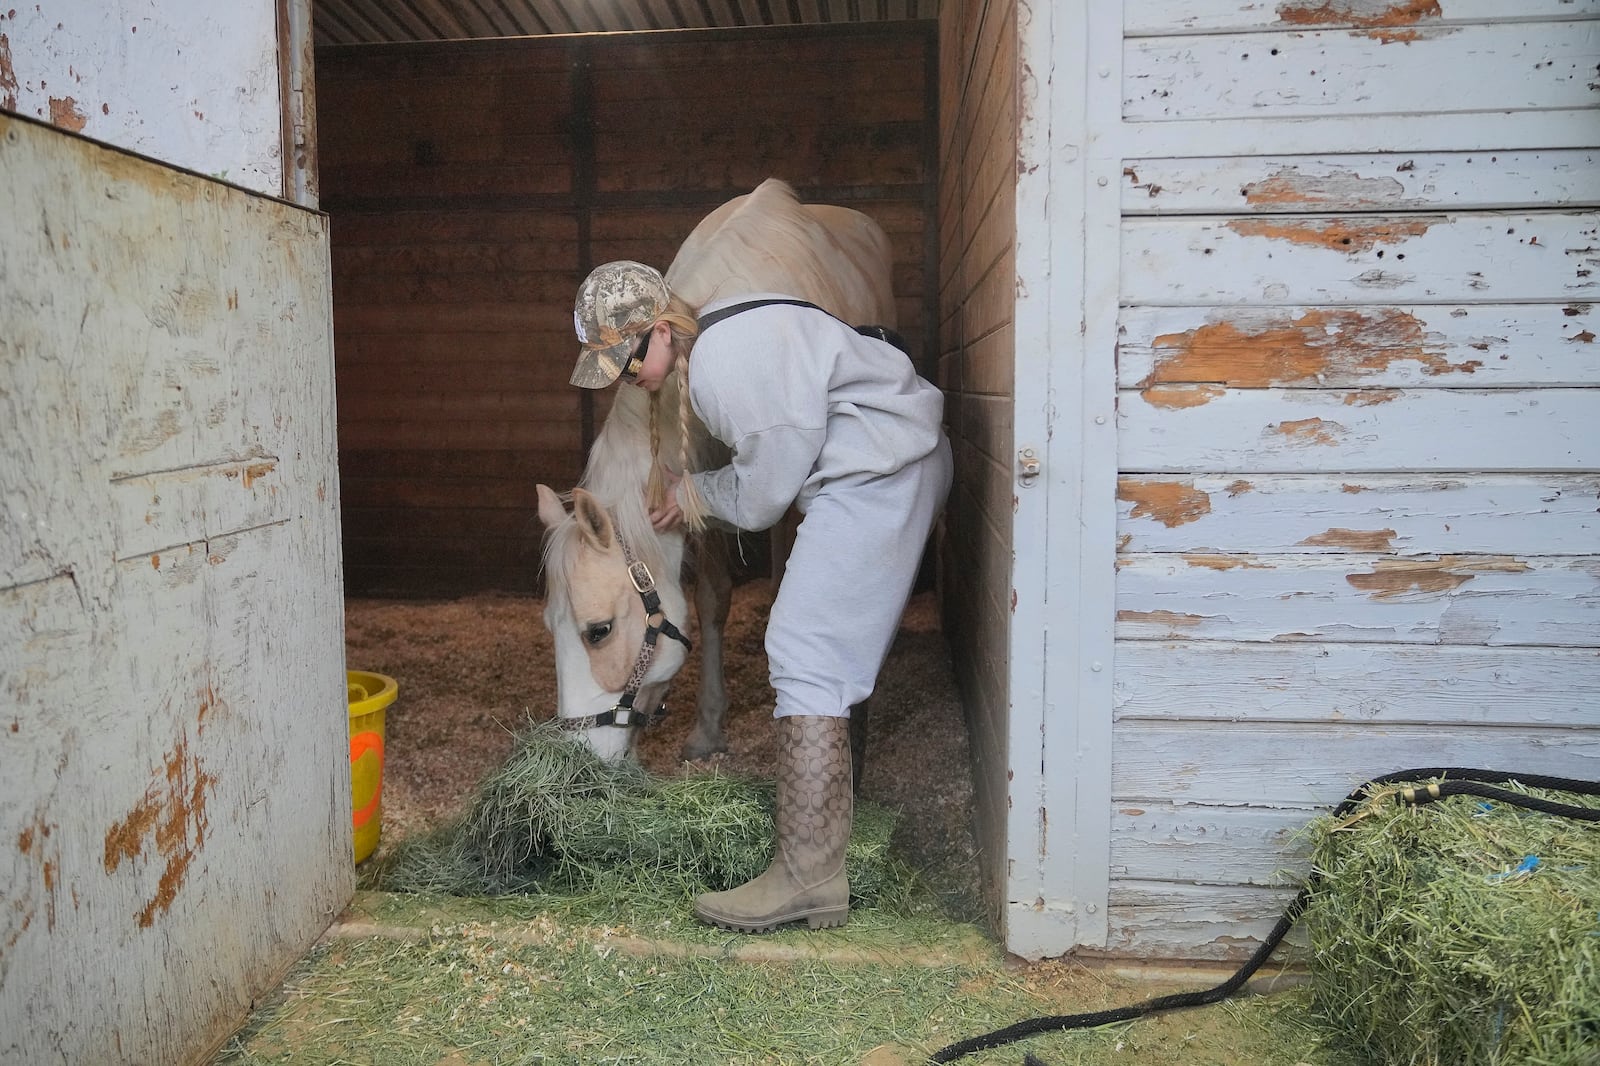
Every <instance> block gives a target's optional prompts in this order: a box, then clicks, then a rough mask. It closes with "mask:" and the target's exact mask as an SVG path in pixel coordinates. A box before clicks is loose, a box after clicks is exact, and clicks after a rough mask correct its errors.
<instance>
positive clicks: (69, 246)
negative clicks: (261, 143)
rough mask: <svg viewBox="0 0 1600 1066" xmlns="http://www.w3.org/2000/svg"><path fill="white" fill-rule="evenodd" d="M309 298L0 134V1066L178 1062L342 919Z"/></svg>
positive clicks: (0, 130)
mask: <svg viewBox="0 0 1600 1066" xmlns="http://www.w3.org/2000/svg"><path fill="white" fill-rule="evenodd" d="M329 276H330V272H329V260H328V226H327V219H326V217H324V216H322V215H319V214H316V213H315V212H311V211H306V210H304V209H302V208H299V207H295V206H293V205H291V204H287V203H284V202H282V201H280V200H275V199H269V198H267V197H263V196H259V195H255V194H252V193H249V192H246V191H244V190H242V189H238V188H235V187H232V186H227V185H223V184H221V183H219V182H216V181H212V180H210V179H207V178H203V177H200V176H198V175H195V174H192V173H188V172H184V171H179V170H175V169H172V168H170V167H167V166H163V165H161V164H158V163H154V162H151V161H149V160H145V159H140V158H137V157H134V156H130V155H127V154H125V153H123V152H120V151H117V150H115V149H110V148H106V147H103V146H101V145H98V144H95V143H94V142H91V141H88V140H86V139H83V138H80V137H76V136H73V135H70V134H66V133H62V132H60V131H57V130H54V129H51V128H49V127H47V126H44V125H42V124H38V123H33V122H30V121H27V120H24V119H20V118H17V117H14V116H10V115H7V114H5V113H3V112H0V322H3V323H4V328H3V330H0V426H4V431H3V434H0V448H3V449H4V451H3V455H0V631H3V632H4V633H5V636H4V638H0V707H3V708H4V709H3V711H0V768H3V769H0V900H4V901H5V906H4V907H0V1033H4V1034H5V1037H4V1040H3V1041H0V1064H5V1066H11V1064H13V1063H15V1064H18V1066H21V1064H24V1063H36V1062H46V1061H50V1062H54V1061H63V1062H95V1063H106V1064H118V1063H129V1064H136V1063H154V1062H160V1063H183V1062H190V1061H195V1060H196V1059H197V1058H198V1057H199V1056H201V1055H203V1054H204V1053H205V1052H206V1050H207V1049H208V1048H209V1047H211V1046H213V1045H215V1044H216V1043H217V1042H219V1041H220V1040H222V1039H223V1038H224V1037H226V1035H227V1034H228V1033H229V1032H230V1031H231V1030H232V1029H233V1028H234V1027H235V1026H236V1025H237V1024H238V1023H239V1022H240V1021H241V1020H242V1019H243V1018H244V1017H245V1015H247V1014H248V1012H249V1009H250V1005H251V1002H252V1000H253V999H254V998H256V997H258V996H259V995H261V994H262V993H263V992H265V991H266V990H268V989H270V988H271V987H272V986H273V985H274V984H275V983H276V982H277V980H278V979H279V977H280V976H281V975H282V973H283V972H284V970H285V969H286V968H287V967H288V966H289V965H290V964H291V963H292V962H293V961H294V960H295V959H296V958H298V957H299V956H300V955H301V954H302V953H303V952H304V951H305V950H306V949H307V948H308V947H309V946H310V944H311V943H312V942H313V941H314V940H315V939H316V937H317V936H318V935H319V934H320V933H321V932H322V930H323V929H324V928H325V927H326V926H327V924H328V922H329V920H330V919H331V917H332V916H333V915H334V914H336V913H337V912H338V910H339V909H341V908H342V907H343V905H344V904H345V903H346V902H347V901H348V900H349V898H350V894H351V892H352V890H353V881H354V876H353V869H352V861H351V858H352V856H351V826H350V785H349V760H348V754H347V752H348V734H347V725H346V714H345V712H346V703H345V695H344V694H345V686H344V680H343V677H342V674H343V670H344V643H343V620H344V619H343V588H342V575H341V571H340V556H339V512H338V499H339V484H338V471H337V467H336V444H335V439H334V396H333V348H332V318H331V315H332V311H331V300H330V290H329Z"/></svg>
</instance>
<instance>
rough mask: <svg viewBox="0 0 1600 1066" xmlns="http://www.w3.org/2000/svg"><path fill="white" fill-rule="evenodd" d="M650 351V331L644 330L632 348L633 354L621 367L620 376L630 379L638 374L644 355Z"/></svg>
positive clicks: (641, 368) (642, 366)
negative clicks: (626, 363) (625, 364)
mask: <svg viewBox="0 0 1600 1066" xmlns="http://www.w3.org/2000/svg"><path fill="white" fill-rule="evenodd" d="M649 351H650V332H649V331H648V330H646V331H645V333H644V335H643V336H642V337H640V338H639V343H638V344H637V345H636V346H635V347H634V349H633V355H631V356H630V357H629V358H628V365H627V366H625V367H623V368H622V377H623V378H624V379H626V380H628V381H632V380H633V379H634V378H636V377H638V376H639V371H641V370H643V369H644V357H645V356H646V355H647V354H649Z"/></svg>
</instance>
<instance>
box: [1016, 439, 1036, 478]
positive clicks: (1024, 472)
mask: <svg viewBox="0 0 1600 1066" xmlns="http://www.w3.org/2000/svg"><path fill="white" fill-rule="evenodd" d="M1038 477H1039V453H1038V452H1036V451H1034V450H1033V449H1032V448H1024V449H1022V450H1021V451H1019V452H1018V453H1017V480H1018V481H1020V482H1021V483H1022V485H1023V487H1024V488H1026V487H1027V486H1029V485H1032V484H1033V483H1034V481H1035V480H1036V479H1037V478H1038Z"/></svg>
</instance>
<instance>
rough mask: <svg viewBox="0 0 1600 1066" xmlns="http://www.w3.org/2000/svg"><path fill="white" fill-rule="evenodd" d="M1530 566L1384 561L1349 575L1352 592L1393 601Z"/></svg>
mask: <svg viewBox="0 0 1600 1066" xmlns="http://www.w3.org/2000/svg"><path fill="white" fill-rule="evenodd" d="M1529 569H1530V568H1529V566H1528V564H1527V563H1525V562H1523V561H1522V560H1520V559H1512V558H1508V557H1503V556H1501V557H1475V556H1462V555H1446V556H1443V557H1441V558H1439V559H1422V560H1416V559H1392V560H1391V559H1383V560H1379V561H1378V562H1376V563H1374V564H1373V567H1372V570H1371V571H1369V572H1367V573H1364V574H1347V575H1345V580H1346V581H1348V582H1349V583H1350V585H1351V587H1352V588H1356V589H1359V590H1360V591H1362V592H1365V593H1367V594H1368V595H1370V596H1371V597H1372V598H1373V599H1375V600H1392V599H1397V598H1399V597H1401V596H1406V595H1409V594H1417V593H1420V594H1433V593H1448V592H1453V591H1455V590H1456V589H1458V588H1460V587H1461V586H1462V585H1464V584H1466V583H1467V582H1469V581H1471V580H1472V579H1473V578H1474V577H1475V576H1477V575H1478V574H1480V573H1509V574H1520V573H1526V572H1527V571H1528V570H1529Z"/></svg>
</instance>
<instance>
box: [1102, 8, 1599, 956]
mask: <svg viewBox="0 0 1600 1066" xmlns="http://www.w3.org/2000/svg"><path fill="white" fill-rule="evenodd" d="M1597 15H1600V5H1597V4H1596V3H1594V2H1592V0H1588V2H1579V3H1570V2H1563V0H1519V2H1517V3H1509V2H1508V3H1503V4H1490V3H1482V2H1478V3H1469V2H1467V0H1459V2H1451V0H1441V2H1438V3H1431V4H1417V3H1394V4H1388V5H1384V4H1366V5H1338V4H1332V5H1330V4H1303V5H1301V4H1291V3H1281V4H1277V5H1259V4H1246V3H1242V2H1238V0H1128V2H1127V3H1126V5H1125V16H1126V17H1125V23H1124V26H1123V27H1121V28H1120V31H1119V33H1118V35H1119V37H1120V38H1121V39H1120V40H1119V41H1118V42H1117V43H1120V44H1121V85H1122V89H1123V94H1122V115H1121V118H1122V124H1121V128H1120V130H1113V131H1109V133H1108V135H1109V136H1113V137H1115V138H1116V139H1117V140H1118V142H1119V143H1120V144H1121V145H1122V146H1123V159H1122V167H1121V170H1122V173H1121V178H1120V181H1121V216H1122V218H1121V227H1120V233H1119V234H1117V235H1116V238H1115V240H1117V241H1120V252H1119V254H1118V255H1117V257H1116V260H1115V261H1117V262H1120V281H1119V288H1120V293H1121V298H1120V304H1121V314H1120V322H1119V333H1120V343H1119V346H1118V364H1117V375H1118V379H1117V388H1118V397H1117V399H1118V452H1119V465H1120V480H1119V485H1118V509H1119V510H1118V514H1119V530H1118V533H1119V539H1118V551H1117V559H1116V563H1117V568H1118V569H1117V583H1116V609H1117V614H1116V634H1117V638H1118V640H1117V645H1116V655H1115V726H1114V730H1115V733H1114V745H1113V750H1114V763H1113V770H1112V791H1113V800H1112V810H1111V820H1112V826H1111V841H1112V843H1111V873H1112V878H1113V880H1112V882H1111V890H1110V905H1111V906H1110V922H1109V925H1110V929H1109V934H1108V942H1107V944H1106V948H1107V950H1110V951H1112V952H1115V953H1119V954H1137V955H1156V956H1188V957H1199V958H1217V959H1220V958H1235V957H1238V956H1240V955H1243V954H1247V953H1248V952H1249V951H1251V950H1252V949H1253V948H1254V947H1255V945H1256V938H1258V937H1260V936H1262V935H1264V933H1265V932H1266V930H1267V929H1268V928H1269V927H1270V925H1271V923H1272V921H1273V920H1274V919H1275V918H1276V916H1277V914H1278V913H1279V911H1280V909H1281V907H1282V905H1283V903H1284V902H1285V899H1286V893H1287V890H1286V889H1284V888H1282V887H1278V886H1281V885H1282V884H1283V878H1282V877H1281V876H1280V871H1282V870H1284V869H1286V868H1288V869H1295V868H1297V867H1298V864H1299V863H1300V862H1301V861H1302V860H1301V859H1300V858H1299V856H1298V853H1297V851H1296V849H1295V846H1294V844H1293V842H1292V834H1293V832H1294V830H1295V829H1297V828H1298V827H1300V826H1301V825H1303V824H1304V823H1305V822H1306V821H1307V820H1308V819H1310V818H1311V817H1312V816H1313V815H1314V814H1315V813H1317V811H1318V810H1320V809H1322V808H1324V807H1325V806H1326V805H1328V804H1330V803H1332V802H1334V801H1336V800H1338V799H1339V798H1341V797H1342V796H1343V795H1344V794H1345V792H1346V791H1347V790H1349V789H1350V788H1351V787H1353V786H1354V785H1356V784H1358V783H1359V782H1361V781H1363V780H1365V779H1367V778H1369V777H1371V776H1374V775H1376V774H1380V773H1385V772H1389V771H1393V770H1397V769H1402V768H1407V767H1415V766H1438V765H1459V766H1482V767H1489V768H1505V769H1510V770H1522V771H1528V772H1545V773H1558V774H1565V775H1569V776H1576V777H1581V778H1591V779H1592V778H1595V777H1597V776H1600V710H1597V708H1600V624H1597V618H1600V615H1597V610H1596V608H1597V606H1600V557H1597V555H1596V549H1597V546H1600V536H1597V534H1600V522H1597V514H1596V497H1597V494H1600V477H1597V476H1596V473H1597V471H1600V435H1597V434H1596V432H1595V426H1596V425H1597V424H1600V369H1597V363H1596V359H1595V352H1596V347H1595V342H1594V338H1595V334H1596V332H1597V325H1596V314H1595V312H1594V309H1593V303H1592V301H1593V299H1594V296H1595V294H1596V289H1597V283H1600V280H1597V277H1596V274H1595V272H1596V268H1597V267H1600V253H1597V252H1596V250H1595V249H1596V246H1597V244H1600V233H1597V230H1600V216H1597V215H1596V213H1595V210H1594V208H1595V205H1596V204H1597V203H1600V153H1597V152H1596V151H1595V150H1594V149H1593V147H1591V146H1593V145H1594V144H1596V143H1597V140H1600V138H1597V136H1596V135H1597V133H1600V113H1597V112H1596V111H1595V110H1594V107H1595V104H1596V101H1597V93H1596V87H1595V84H1594V81H1595V79H1594V70H1595V67H1594V64H1595V56H1596V54H1597V51H1600V48H1597V45H1600V23H1597V22H1596V21H1595V19H1596V16H1597ZM1108 250H1109V249H1108Z"/></svg>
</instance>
